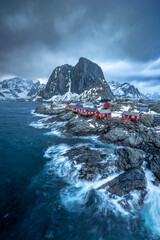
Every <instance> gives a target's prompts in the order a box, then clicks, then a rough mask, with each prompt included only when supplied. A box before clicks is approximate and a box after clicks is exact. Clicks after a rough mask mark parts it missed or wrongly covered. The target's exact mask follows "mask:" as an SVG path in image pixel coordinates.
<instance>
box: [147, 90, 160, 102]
mask: <svg viewBox="0 0 160 240" xmlns="http://www.w3.org/2000/svg"><path fill="white" fill-rule="evenodd" d="M146 97H147V98H148V99H150V100H154V101H159V100H160V93H158V92H154V93H147V94H146Z"/></svg>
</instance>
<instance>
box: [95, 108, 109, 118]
mask: <svg viewBox="0 0 160 240" xmlns="http://www.w3.org/2000/svg"><path fill="white" fill-rule="evenodd" d="M95 116H96V117H98V118H110V117H111V111H110V110H99V111H97V112H96V113H95Z"/></svg>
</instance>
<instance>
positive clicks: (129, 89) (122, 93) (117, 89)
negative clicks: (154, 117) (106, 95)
mask: <svg viewBox="0 0 160 240" xmlns="http://www.w3.org/2000/svg"><path fill="white" fill-rule="evenodd" d="M108 84H109V86H110V88H111V90H112V92H113V94H114V96H115V97H117V98H130V99H140V98H144V99H145V98H146V97H145V96H144V95H143V94H142V93H140V92H139V90H138V89H137V88H136V87H135V86H134V85H131V84H129V83H127V82H125V83H122V84H121V83H119V82H114V81H111V82H109V83H108Z"/></svg>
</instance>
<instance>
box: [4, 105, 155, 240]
mask: <svg viewBox="0 0 160 240" xmlns="http://www.w3.org/2000/svg"><path fill="white" fill-rule="evenodd" d="M39 105H40V103H29V102H28V103H27V102H26V103H25V102H24V103H23V102H0V239H2V240H11V239H14V240H17V239H18V240H20V239H21V240H22V239H23V240H43V239H56V240H81V239H83V240H117V239H118V240H122V239H123V240H127V239H129V240H141V239H146V240H149V239H159V238H158V236H157V235H154V234H153V233H152V232H151V231H150V230H149V229H148V228H147V227H145V224H144V220H143V219H142V218H141V214H140V213H135V214H134V217H129V216H128V215H123V214H122V213H120V212H118V211H117V212H116V211H115V209H114V211H113V208H112V207H111V205H109V203H108V202H107V200H106V202H104V201H103V199H102V198H100V197H99V194H98V193H97V192H96V191H95V190H94V189H93V188H92V186H89V187H88V186H86V188H85V190H84V189H83V186H82V185H78V186H74V184H73V185H72V184H71V183H70V182H69V181H68V180H67V177H66V173H67V168H68V166H67V163H66V162H65V161H64V162H63V159H62V160H58V161H59V162H58V163H57V159H59V158H60V153H61V152H63V151H64V150H65V148H66V149H67V148H70V147H72V146H75V145H77V144H84V145H86V144H90V146H92V147H96V148H104V145H103V144H100V143H99V142H98V141H96V139H94V138H64V137H63V136H61V134H60V133H58V132H56V131H53V132H52V134H46V133H48V132H49V131H50V130H49V129H45V128H40V129H37V128H34V127H32V126H30V124H31V122H33V121H38V120H39V119H40V117H37V116H34V115H32V114H31V111H32V110H33V109H34V108H35V107H36V106H39ZM48 147H52V148H53V149H52V154H51V156H52V157H51V158H49V157H45V156H46V155H47V154H46V153H47V149H48ZM109 150H110V151H112V149H111V147H110V146H108V151H109ZM44 155H45V156H44ZM61 163H63V164H61ZM60 166H61V169H59V167H60ZM62 166H63V167H62ZM62 168H63V169H62Z"/></svg>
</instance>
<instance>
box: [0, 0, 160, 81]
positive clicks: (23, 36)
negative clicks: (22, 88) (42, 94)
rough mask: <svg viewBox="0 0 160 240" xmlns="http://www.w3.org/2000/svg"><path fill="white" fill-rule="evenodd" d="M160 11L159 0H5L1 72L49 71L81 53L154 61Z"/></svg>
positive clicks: (159, 51) (1, 5)
mask: <svg viewBox="0 0 160 240" xmlns="http://www.w3.org/2000/svg"><path fill="white" fill-rule="evenodd" d="M159 12H160V1H158V0H157V1H156V0H154V1H153V0H141V1H137V0H132V1H128V0H109V1H108V0H99V1H97V0H45V1H44V0H26V1H22V0H14V1H13V0H10V1H9V0H1V1H0V74H1V75H5V74H13V75H20V76H23V77H26V78H28V77H29V78H40V77H48V76H49V74H50V73H51V71H52V70H53V68H54V67H56V66H57V65H59V64H63V63H67V62H68V61H69V62H68V63H70V64H75V63H76V61H77V60H78V58H79V57H80V56H85V57H88V58H90V59H91V60H94V61H96V62H97V63H99V62H107V61H112V62H114V61H115V62H116V61H120V60H124V61H126V62H127V61H129V62H132V63H133V65H134V64H135V63H136V64H139V65H140V66H141V65H143V64H144V63H147V62H151V61H153V62H154V61H155V60H156V59H158V58H159V57H160V41H159V39H160V25H159V22H160V14H159ZM158 66H159V65H157V67H156V66H154V67H155V69H156V68H158ZM135 71H136V69H135ZM138 77H139V76H137V78H138ZM157 81H159V78H158V76H157Z"/></svg>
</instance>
